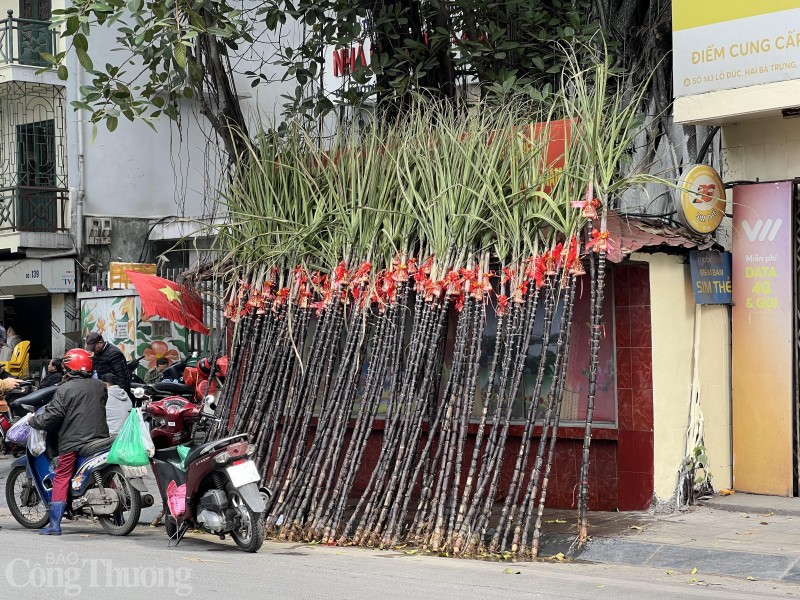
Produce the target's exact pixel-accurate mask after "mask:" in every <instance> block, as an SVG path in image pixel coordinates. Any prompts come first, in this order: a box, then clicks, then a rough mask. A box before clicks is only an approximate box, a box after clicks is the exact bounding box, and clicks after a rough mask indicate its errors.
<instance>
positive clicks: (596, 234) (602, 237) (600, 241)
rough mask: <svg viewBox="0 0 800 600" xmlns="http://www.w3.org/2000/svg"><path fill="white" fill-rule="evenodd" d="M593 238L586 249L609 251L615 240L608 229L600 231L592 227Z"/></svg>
mask: <svg viewBox="0 0 800 600" xmlns="http://www.w3.org/2000/svg"><path fill="white" fill-rule="evenodd" d="M591 238H592V239H590V240H589V241H588V242H587V244H586V250H594V251H595V252H604V251H605V252H608V251H609V250H611V249H613V247H614V246H613V244H614V240H612V239H611V237H609V234H608V230H606V231H599V230H597V229H592V233H591Z"/></svg>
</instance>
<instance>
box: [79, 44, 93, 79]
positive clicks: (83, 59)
mask: <svg viewBox="0 0 800 600" xmlns="http://www.w3.org/2000/svg"><path fill="white" fill-rule="evenodd" d="M75 54H77V55H78V62H79V63H80V64H81V66H82V67H83V68H84V69H86V70H87V71H88V72H89V73H91V72H92V71H94V63H93V62H92V59H91V58H90V57H89V54H88V53H87V52H86V50H81V49H80V48H78V47H76V48H75Z"/></svg>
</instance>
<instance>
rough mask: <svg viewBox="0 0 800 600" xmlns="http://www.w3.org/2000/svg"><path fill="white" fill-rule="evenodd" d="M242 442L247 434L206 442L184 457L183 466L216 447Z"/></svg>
mask: <svg viewBox="0 0 800 600" xmlns="http://www.w3.org/2000/svg"><path fill="white" fill-rule="evenodd" d="M243 440H247V434H244V433H241V434H239V435H234V436H232V437H226V438H223V439H221V440H214V441H213V442H206V443H205V444H200V445H199V446H197V447H196V448H192V449H191V451H190V452H189V454H188V455H187V456H186V461H185V462H184V464H186V465H189V464H191V463H192V462H193V461H195V460H197V459H198V458H200V457H201V456H203V454H206V453H208V452H211V451H212V450H213V449H214V448H216V447H220V448H222V447H225V446H227V445H228V444H232V443H233V442H241V441H243Z"/></svg>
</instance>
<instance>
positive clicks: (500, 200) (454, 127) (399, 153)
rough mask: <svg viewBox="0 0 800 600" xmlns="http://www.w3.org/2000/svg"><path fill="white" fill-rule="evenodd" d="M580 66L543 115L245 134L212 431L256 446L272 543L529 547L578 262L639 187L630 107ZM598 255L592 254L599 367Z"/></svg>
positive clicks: (526, 106) (436, 118)
mask: <svg viewBox="0 0 800 600" xmlns="http://www.w3.org/2000/svg"><path fill="white" fill-rule="evenodd" d="M510 50H511V49H510V48H509V49H508V51H510ZM566 77H569V78H570V86H571V89H574V90H577V91H576V92H575V94H574V95H572V96H569V97H566V96H564V95H562V94H560V93H559V92H553V93H552V94H550V95H549V96H548V100H547V101H539V102H537V103H535V104H531V103H530V102H529V101H527V100H514V101H512V102H509V103H507V104H506V105H504V106H503V107H493V106H491V105H488V104H477V105H475V106H471V107H463V106H462V107H459V106H455V105H453V104H448V103H438V102H435V101H431V100H424V99H415V100H414V102H413V103H411V104H410V105H409V106H408V107H407V110H406V111H405V112H404V113H403V114H402V115H399V116H397V118H396V119H395V120H393V121H391V122H389V123H387V122H384V121H380V120H377V119H371V118H369V117H374V115H367V114H365V115H364V120H363V121H362V122H359V123H358V124H354V123H352V122H343V123H337V124H336V127H335V128H334V129H333V130H331V131H327V130H325V131H323V130H321V129H319V128H317V127H314V126H311V125H310V124H309V122H308V121H305V120H302V119H298V120H293V121H289V122H286V123H284V124H282V125H281V126H279V127H277V128H276V127H262V128H260V129H259V131H258V132H257V134H256V135H255V137H254V139H253V140H245V141H244V142H243V144H244V147H245V148H246V152H247V154H246V156H243V157H242V160H241V161H240V162H239V163H238V164H237V166H236V168H237V170H236V172H235V175H236V176H235V177H232V178H231V180H230V183H229V185H228V186H227V187H226V188H225V189H224V190H223V193H224V199H225V207H226V209H227V210H228V214H229V217H230V219H229V221H228V222H226V223H222V224H219V225H218V226H217V232H218V238H217V239H218V240H219V249H220V251H221V253H222V254H223V255H224V260H222V261H220V263H219V269H218V272H217V274H218V275H219V276H221V277H224V278H226V279H227V280H228V281H231V282H232V284H231V288H230V291H229V293H228V294H227V296H228V298H229V305H228V307H229V308H228V310H229V314H230V315H231V317H232V318H233V319H234V320H236V321H237V325H236V334H235V335H236V337H235V339H234V342H233V347H234V348H233V350H234V351H233V354H232V363H231V367H229V373H230V379H229V380H228V381H227V382H226V391H225V392H224V397H223V399H222V401H221V405H222V409H221V410H222V414H223V415H224V419H225V420H224V424H221V425H219V426H218V427H217V428H216V429H215V435H216V434H220V435H222V434H225V433H228V425H227V424H228V423H229V422H230V423H232V425H231V427H230V432H233V433H243V432H247V433H249V434H250V435H251V438H252V440H253V443H254V445H255V446H256V456H257V460H258V461H259V464H260V466H262V472H263V473H265V482H266V483H267V484H268V486H269V487H270V488H271V489H273V491H274V494H275V497H274V503H273V505H272V506H273V508H272V510H271V512H270V514H269V515H268V516H267V518H266V524H265V527H266V530H267V531H268V532H269V533H270V535H274V536H277V537H279V538H283V539H288V540H306V541H314V542H319V543H323V544H329V545H330V544H356V545H363V546H370V547H382V548H386V547H394V548H398V547H403V548H404V551H405V552H407V553H409V554H412V553H416V552H426V553H436V554H440V555H443V556H450V555H457V556H479V557H481V556H489V557H494V558H498V559H502V560H510V559H516V558H525V557H533V556H535V555H536V554H537V552H538V549H539V540H540V539H541V538H540V535H541V528H542V513H543V510H544V505H545V499H546V495H547V488H548V482H549V479H550V475H551V469H552V465H553V461H554V448H555V442H556V440H557V437H558V428H559V419H560V418H561V416H562V396H563V392H564V387H565V380H566V376H567V358H568V357H570V352H569V346H570V340H571V326H572V325H573V318H572V315H573V313H572V306H573V302H574V300H575V296H576V288H577V289H583V280H582V279H581V278H582V277H583V276H582V275H581V272H582V262H581V259H582V258H583V260H584V261H586V258H587V256H586V255H587V252H588V251H587V247H586V244H587V241H588V240H589V239H590V238H592V235H593V231H594V230H596V229H597V228H598V227H599V228H601V229H602V227H603V225H602V223H603V218H604V215H605V211H606V210H607V208H608V202H609V200H610V199H611V198H612V197H613V195H614V194H618V193H620V192H621V191H623V190H625V189H628V188H629V187H630V186H632V185H636V184H638V183H641V182H642V181H643V178H641V177H640V176H639V175H637V173H636V172H635V171H630V170H627V169H629V166H628V165H624V164H623V162H622V160H621V157H623V156H624V155H625V151H624V150H621V149H620V148H621V146H624V145H625V144H628V143H629V142H630V140H632V139H633V137H634V136H635V131H633V128H635V127H638V122H637V119H634V118H630V117H631V115H632V114H635V113H636V111H637V110H638V109H637V108H636V107H631V106H629V104H627V103H626V101H625V100H624V99H623V98H620V97H619V96H618V95H616V94H615V93H611V92H609V90H610V89H611V88H613V87H614V85H613V84H609V83H608V79H609V78H611V77H612V76H611V75H610V70H609V69H608V68H607V65H605V63H600V64H596V65H584V67H583V69H582V70H575V71H574V72H570V73H569V74H568V75H566ZM634 96H635V95H634ZM611 111H616V112H617V115H618V117H614V116H611V115H609V112H611ZM377 112H378V113H380V110H378V111H377ZM593 193H596V194H597V197H598V199H599V200H598V206H597V210H598V211H599V215H597V218H595V217H594V216H593V215H592V214H591V211H589V210H587V203H588V201H589V200H594V194H593ZM594 206H595V204H594V203H593V202H592V203H591V205H590V206H589V208H592V207H594ZM604 252H605V251H602V252H601V253H600V254H599V256H598V255H596V254H595V253H594V252H590V253H589V257H588V262H589V270H590V275H589V276H588V279H589V282H590V284H589V285H588V286H587V287H588V288H589V289H590V291H591V297H592V306H591V324H592V329H591V348H590V350H591V354H592V356H591V357H590V358H591V360H593V361H596V359H597V356H598V355H597V349H598V346H599V344H600V342H601V337H600V335H599V331H601V324H602V322H601V317H602V314H601V313H602V287H603V285H604V277H605V275H604V273H605V271H604V259H605V254H604ZM579 286H580V287H579ZM489 323H492V327H493V328H494V331H493V332H492V334H493V335H489V336H487V335H486V333H487V330H488V329H489V327H490V325H489ZM581 325H582V323H581ZM580 354H581V357H583V356H584V354H585V353H583V352H582V353H580ZM570 360H572V359H570ZM591 364H593V365H595V366H596V362H595V363H591ZM484 368H485V369H486V371H483V369H484ZM484 373H485V375H486V376H485V377H484ZM526 374H528V375H527V377H528V378H527V379H525V377H526ZM228 390H240V391H239V392H238V399H237V403H236V404H234V402H233V398H234V396H235V394H234V392H232V391H228ZM527 397H530V399H528V398H527ZM592 402H593V398H591V399H589V398H587V399H586V406H587V423H588V426H587V427H588V429H587V431H589V433H591V427H590V426H591V419H592V417H591V414H592V412H591V411H592V409H591V406H592ZM476 421H477V422H476ZM512 423H513V424H514V425H516V426H519V430H520V431H521V432H522V433H521V435H520V443H519V445H516V446H515V445H512V444H509V443H508V441H509V438H510V436H511V435H512V433H511V431H512V429H511V428H512ZM540 425H541V426H542V429H541V433H540V434H539V433H537V434H534V432H535V428H536V427H539V426H540ZM376 429H379V430H380V434H376V433H375V430H376ZM476 429H477V431H475V430H476ZM537 439H539V440H540V442H539V445H538V447H537V449H536V450H534V448H533V446H534V445H535V444H536V443H537V442H536V440H537ZM468 440H469V441H468ZM368 446H369V447H370V448H368ZM587 461H588V445H586V446H585V447H584V455H583V457H582V464H581V468H582V469H586V467H587V465H588V462H587ZM509 470H511V473H512V476H511V478H510V480H509V479H508V478H506V477H505V476H504V475H503V474H505V473H508V472H509ZM531 473H533V476H531ZM586 479H588V476H583V477H581V479H580V480H579V481H583V480H586ZM356 490H358V494H356ZM356 496H357V499H356ZM587 498H588V496H587V495H586V490H585V489H581V490H579V501H580V506H581V507H585V505H586V500H587ZM498 501H503V506H502V509H501V510H500V511H497V510H496V508H497V502H498Z"/></svg>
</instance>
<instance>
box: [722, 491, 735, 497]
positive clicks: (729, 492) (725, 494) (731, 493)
mask: <svg viewBox="0 0 800 600" xmlns="http://www.w3.org/2000/svg"><path fill="white" fill-rule="evenodd" d="M735 493H736V490H720V491H719V495H720V496H733V495H734V494H735Z"/></svg>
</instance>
